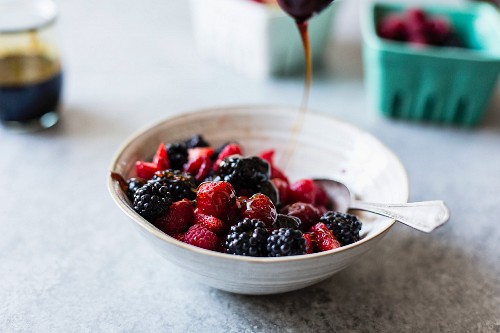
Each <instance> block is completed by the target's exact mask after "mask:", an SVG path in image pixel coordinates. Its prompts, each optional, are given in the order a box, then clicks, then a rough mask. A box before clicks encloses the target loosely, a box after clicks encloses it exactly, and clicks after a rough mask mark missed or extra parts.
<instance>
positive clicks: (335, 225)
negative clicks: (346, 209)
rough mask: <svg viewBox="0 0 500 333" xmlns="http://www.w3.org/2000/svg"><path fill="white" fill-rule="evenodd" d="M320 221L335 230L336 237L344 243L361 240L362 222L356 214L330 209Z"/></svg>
mask: <svg viewBox="0 0 500 333" xmlns="http://www.w3.org/2000/svg"><path fill="white" fill-rule="evenodd" d="M320 221H321V222H323V223H324V224H325V225H326V227H327V228H328V229H330V230H331V231H332V232H333V234H334V235H335V238H337V239H338V240H339V242H340V243H341V244H342V245H348V244H352V243H354V242H357V241H359V240H360V237H359V231H360V230H361V227H362V224H361V222H360V221H359V220H358V218H357V217H356V216H354V215H350V214H346V213H339V212H332V211H330V212H327V213H325V214H324V215H323V216H322V217H321V218H320Z"/></svg>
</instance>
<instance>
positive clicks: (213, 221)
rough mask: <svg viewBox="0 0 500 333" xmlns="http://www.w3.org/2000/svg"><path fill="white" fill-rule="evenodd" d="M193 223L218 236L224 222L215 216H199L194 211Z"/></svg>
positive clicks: (222, 229)
mask: <svg viewBox="0 0 500 333" xmlns="http://www.w3.org/2000/svg"><path fill="white" fill-rule="evenodd" d="M194 223H195V224H199V225H201V226H203V227H204V228H206V229H208V230H210V231H211V232H213V233H216V234H219V233H221V232H222V231H224V229H225V227H224V222H223V221H222V220H221V219H218V218H216V217H215V216H210V215H205V214H200V213H199V212H198V210H196V212H195V215H194Z"/></svg>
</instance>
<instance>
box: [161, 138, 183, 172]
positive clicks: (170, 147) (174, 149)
mask: <svg viewBox="0 0 500 333" xmlns="http://www.w3.org/2000/svg"><path fill="white" fill-rule="evenodd" d="M166 150H167V156H168V160H169V161H170V168H172V169H174V170H182V167H183V166H184V164H185V163H186V162H187V161H188V151H187V147H186V145H185V144H184V143H169V144H167V146H166Z"/></svg>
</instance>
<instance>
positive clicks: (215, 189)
mask: <svg viewBox="0 0 500 333" xmlns="http://www.w3.org/2000/svg"><path fill="white" fill-rule="evenodd" d="M196 208H198V210H199V212H200V213H202V214H205V215H212V216H215V217H217V218H219V219H221V220H223V221H225V222H228V220H229V218H230V216H231V215H232V214H233V211H234V210H236V193H235V191H234V189H233V186H232V185H231V184H230V183H228V182H205V183H202V184H201V185H200V186H199V187H198V192H197V194H196Z"/></svg>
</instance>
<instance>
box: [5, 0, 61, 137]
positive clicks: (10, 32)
mask: <svg viewBox="0 0 500 333" xmlns="http://www.w3.org/2000/svg"><path fill="white" fill-rule="evenodd" d="M57 13H58V11H57V7H56V5H55V3H54V2H53V1H51V0H0V122H1V123H2V124H3V125H5V126H7V127H14V128H18V129H22V130H38V129H43V128H49V127H52V126H53V125H55V124H56V123H57V122H58V120H59V108H60V96H61V90H62V69H61V62H60V55H59V50H58V47H57V46H58V45H57V41H56V38H55V37H56V36H55V22H56V19H57Z"/></svg>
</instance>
